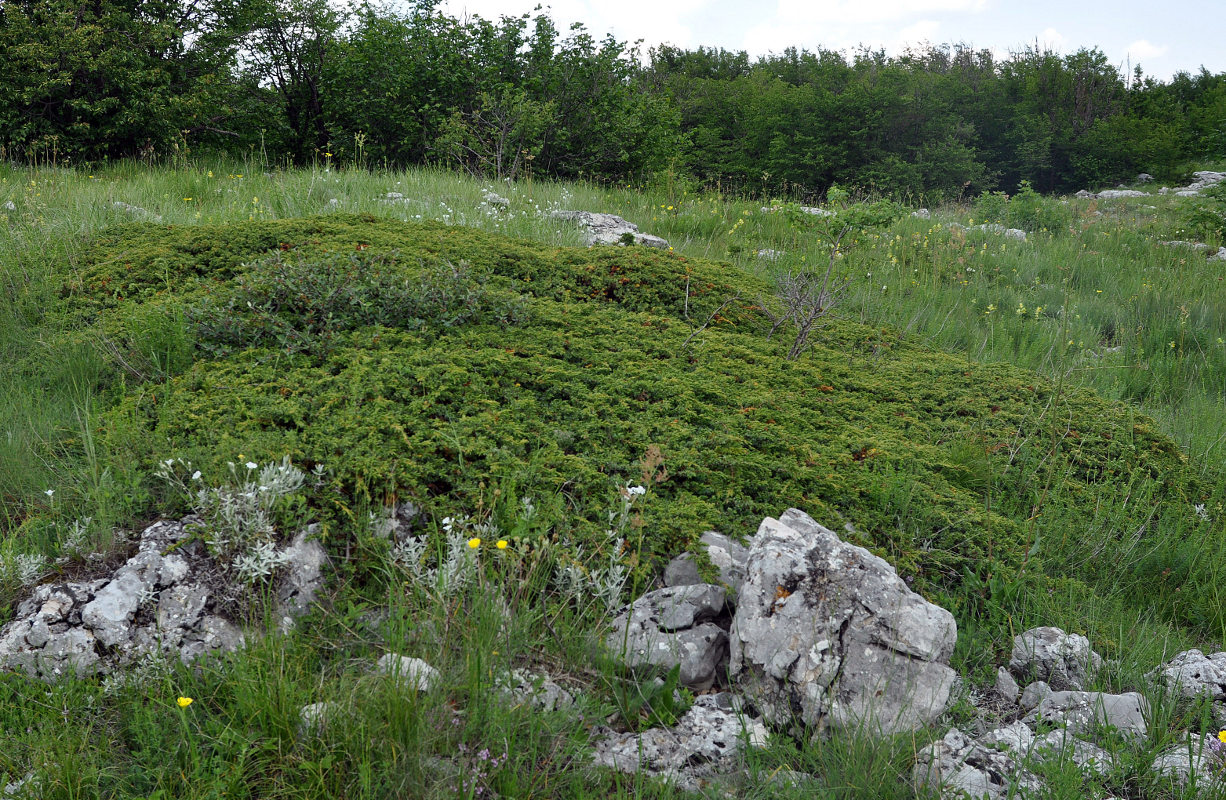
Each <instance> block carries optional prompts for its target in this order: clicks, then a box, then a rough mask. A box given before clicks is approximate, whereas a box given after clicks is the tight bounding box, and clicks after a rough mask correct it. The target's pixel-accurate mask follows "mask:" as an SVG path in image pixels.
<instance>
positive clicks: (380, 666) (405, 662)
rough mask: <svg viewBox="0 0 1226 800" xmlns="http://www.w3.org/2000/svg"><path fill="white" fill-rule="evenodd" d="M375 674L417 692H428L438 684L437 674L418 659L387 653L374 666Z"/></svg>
mask: <svg viewBox="0 0 1226 800" xmlns="http://www.w3.org/2000/svg"><path fill="white" fill-rule="evenodd" d="M375 672H377V673H378V674H380V675H387V676H389V677H391V678H392V679H393V680H395V681H396V682H398V683H400V684H402V685H404V686H406V687H408V688H410V689H415V690H416V691H419V692H428V691H430V688H431V687H432V686H434V685H435V684H437V683H438V680H439V673H438V670H437V669H435V668H434V667H432V666H430V665H429V664H427V663H426V662H425V661H422V660H421V659H420V658H411V657H409V656H401V655H397V654H395V653H387V654H385V655H383V656H381V657H380V658H379V661H378V662H377V663H376V664H375Z"/></svg>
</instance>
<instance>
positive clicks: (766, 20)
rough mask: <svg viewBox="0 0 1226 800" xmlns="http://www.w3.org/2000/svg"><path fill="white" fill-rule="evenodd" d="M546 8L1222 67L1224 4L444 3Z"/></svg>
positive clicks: (713, 41)
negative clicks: (1091, 50)
mask: <svg viewBox="0 0 1226 800" xmlns="http://www.w3.org/2000/svg"><path fill="white" fill-rule="evenodd" d="M538 5H543V6H545V8H546V10H547V11H548V12H549V14H550V16H551V17H552V18H553V20H554V22H555V23H556V24H557V26H558V29H559V30H562V31H565V30H567V29H568V28H569V27H570V24H571V23H572V22H582V23H583V24H584V25H585V26H586V28H587V30H588V31H589V32H590V33H593V34H595V35H596V36H597V37H603V36H604V35H605V34H606V33H612V34H613V35H614V37H616V38H617V39H618V40H620V41H626V42H634V41H636V40H639V39H641V40H643V44H642V47H643V52H644V54H645V53H646V50H647V48H649V47H652V46H655V45H657V44H671V45H675V46H677V47H681V48H686V49H694V48H697V47H698V46H700V45H701V46H705V47H722V48H724V49H726V50H746V51H748V52H749V54H750V55H751V56H759V55H766V54H768V53H772V52H773V53H779V52H782V51H783V49H784V48H786V47H797V48H807V49H809V50H816V49H817V48H819V47H821V48H824V49H832V50H842V51H851V50H854V49H855V48H857V47H858V46H860V45H867V46H869V47H872V48H873V49H877V48H885V50H886V51H887V52H889V53H891V54H896V53H899V52H901V51H902V50H903V49H905V48H906V47H907V46H908V45H913V44H919V43H923V42H929V43H932V44H944V43H948V44H969V45H971V46H973V47H974V48H975V49H976V50H982V49H989V50H992V51H994V52H995V53H996V54H997V55H998V56H1000V57H1005V56H1007V55H1008V53H1010V52H1011V51H1015V50H1018V49H1020V48H1022V47H1024V46H1026V45H1034V44H1035V43H1036V42H1037V43H1038V44H1040V45H1045V46H1047V47H1049V48H1052V49H1055V50H1058V51H1060V52H1062V53H1070V52H1073V51H1075V50H1077V49H1079V48H1081V47H1087V48H1088V47H1097V48H1098V49H1099V50H1101V51H1102V52H1103V53H1105V54H1106V55H1107V58H1108V59H1109V60H1110V61H1111V62H1112V63H1113V64H1115V65H1117V66H1119V67H1120V68H1121V70H1123V71H1127V72H1129V73H1131V72H1132V69H1133V68H1134V67H1135V66H1136V65H1137V64H1140V65H1141V67H1142V69H1143V70H1144V72H1145V74H1146V75H1149V76H1153V77H1154V78H1157V79H1159V80H1163V81H1166V80H1169V79H1170V77H1171V76H1172V75H1174V74H1175V73H1177V72H1179V71H1181V70H1182V71H1187V72H1192V73H1196V72H1199V71H1200V68H1201V67H1202V66H1204V67H1206V68H1207V69H1208V70H1209V71H1210V72H1214V73H1218V72H1226V46H1223V38H1222V35H1223V33H1226V0H1167V2H1153V0H1113V1H1112V2H1106V1H1105V0H758V1H757V2H755V1H754V0H618V2H607V1H606V2H599V1H598V0H548V1H547V0H444V2H443V3H442V4H441V6H440V8H441V10H443V11H445V12H446V13H448V14H450V15H452V16H458V17H463V16H464V15H465V14H469V15H478V16H482V17H485V18H486V19H491V20H496V19H498V18H499V17H501V16H504V15H505V16H517V15H521V14H526V13H531V12H532V11H533V9H534V8H536V6H538Z"/></svg>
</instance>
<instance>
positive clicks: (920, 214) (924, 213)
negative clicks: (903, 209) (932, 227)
mask: <svg viewBox="0 0 1226 800" xmlns="http://www.w3.org/2000/svg"><path fill="white" fill-rule="evenodd" d="M911 216H913V217H915V218H916V219H930V218H931V217H932V212H931V211H929V210H928V209H926V208H917V209H916V210H915V211H912V212H911Z"/></svg>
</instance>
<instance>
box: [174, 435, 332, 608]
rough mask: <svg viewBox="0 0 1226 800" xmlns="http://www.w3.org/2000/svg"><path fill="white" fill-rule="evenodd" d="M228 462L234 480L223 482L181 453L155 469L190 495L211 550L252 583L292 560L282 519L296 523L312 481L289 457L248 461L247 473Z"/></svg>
mask: <svg viewBox="0 0 1226 800" xmlns="http://www.w3.org/2000/svg"><path fill="white" fill-rule="evenodd" d="M228 467H229V471H230V480H229V482H227V483H224V484H222V485H220V486H208V485H206V484H205V483H204V481H203V476H202V475H201V473H200V470H193V469H192V464H191V462H190V461H184V460H182V459H177V458H172V459H167V460H165V461H162V462H159V464H158V465H157V468H156V469H155V471H154V474H155V476H156V477H158V478H160V479H161V480H163V481H165V482H166V483H167V484H169V485H170V486H171V487H173V488H174V489H177V490H178V491H179V492H180V493H181V494H182V495H184V496H185V497H186V498H188V500H189V502H190V503H191V506H192V510H193V512H194V513H195V514H196V515H197V516H198V517H199V518H200V522H199V523H198V525H197V531H198V533H199V536H200V538H201V539H202V540H203V541H204V543H205V545H206V546H207V547H208V549H209V552H210V553H211V554H212V555H213V556H214V557H215V558H217V559H218V560H219V561H220V562H221V563H222V565H223V567H225V568H226V569H228V570H229V571H231V572H232V573H233V574H234V575H235V576H236V577H237V578H238V579H239V580H240V581H241V582H242V583H243V584H244V585H247V586H251V585H254V584H256V583H258V582H261V581H266V580H268V579H270V578H271V577H272V576H273V574H274V573H275V572H276V570H277V569H278V568H279V567H281V566H283V565H284V564H285V563H286V559H287V556H286V555H285V553H284V552H283V551H279V550H278V549H277V541H276V536H277V527H278V525H277V523H278V522H281V523H286V522H291V520H292V519H293V516H294V515H293V514H292V508H291V506H292V500H293V498H294V497H295V496H296V495H298V494H299V493H300V492H301V491H302V490H303V489H304V488H307V487H309V486H310V485H311V484H310V483H309V482H308V476H307V475H306V473H304V472H302V470H300V469H298V468H297V467H295V466H294V465H293V464H291V463H290V460H289V456H285V457H284V458H282V459H281V461H280V462H269V463H267V464H265V465H264V466H263V467H261V466H259V465H258V464H256V463H255V462H254V461H248V462H246V463H245V464H244V465H242V469H243V471H241V472H240V470H239V466H238V465H236V464H234V463H233V462H229V463H228ZM324 475H325V471H324V468H323V467H322V466H316V468H315V470H314V472H313V473H312V476H313V478H314V483H315V485H316V486H318V485H320V484H321V483H322V480H323V477H324Z"/></svg>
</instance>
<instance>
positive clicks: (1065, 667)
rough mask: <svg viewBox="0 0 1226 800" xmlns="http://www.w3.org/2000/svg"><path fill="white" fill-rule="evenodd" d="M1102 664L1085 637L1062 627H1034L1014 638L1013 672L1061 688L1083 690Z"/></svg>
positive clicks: (1010, 660) (1021, 676) (1010, 669)
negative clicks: (1066, 630) (1063, 629)
mask: <svg viewBox="0 0 1226 800" xmlns="http://www.w3.org/2000/svg"><path fill="white" fill-rule="evenodd" d="M1102 663H1103V659H1102V656H1100V655H1099V654H1098V653H1095V652H1094V651H1093V650H1092V649H1091V648H1090V640H1089V639H1087V638H1086V637H1084V636H1080V635H1078V634H1069V633H1065V632H1064V631H1062V630H1060V629H1059V628H1052V627H1043V628H1031V629H1030V630H1028V631H1025V632H1023V633H1022V634H1020V635H1018V636H1014V637H1013V655H1012V657H1011V658H1010V659H1009V671H1010V672H1012V673H1013V674H1014V675H1016V676H1017V677H1019V678H1023V679H1027V680H1032V679H1038V680H1042V681H1047V683H1048V684H1050V685H1051V687H1052V688H1053V689H1055V690H1057V691H1059V690H1062V689H1083V688H1085V685H1086V682H1087V681H1088V680H1089V678H1090V675H1091V674H1092V673H1093V672H1095V671H1096V670H1098V668H1099V667H1101V666H1102Z"/></svg>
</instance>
